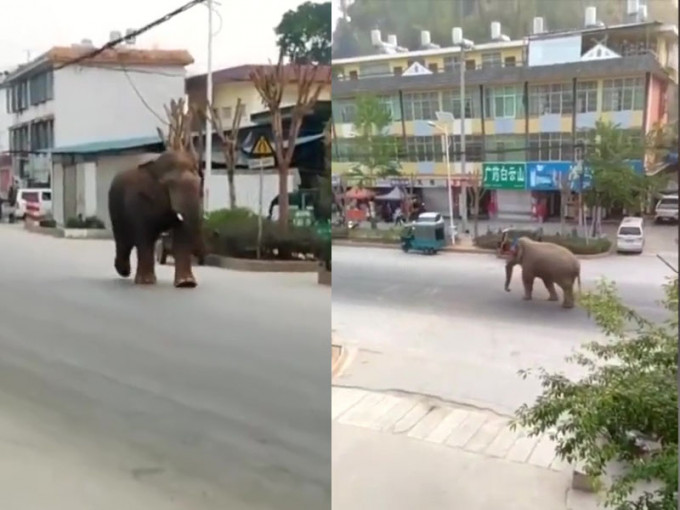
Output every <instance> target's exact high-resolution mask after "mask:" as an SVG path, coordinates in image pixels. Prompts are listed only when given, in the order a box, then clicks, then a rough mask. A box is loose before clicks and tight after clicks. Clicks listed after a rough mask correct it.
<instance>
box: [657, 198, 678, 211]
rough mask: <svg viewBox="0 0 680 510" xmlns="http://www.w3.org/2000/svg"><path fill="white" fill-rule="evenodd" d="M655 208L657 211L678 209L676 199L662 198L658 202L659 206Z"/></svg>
mask: <svg viewBox="0 0 680 510" xmlns="http://www.w3.org/2000/svg"><path fill="white" fill-rule="evenodd" d="M656 208H657V209H677V208H678V199H677V197H674V198H662V199H661V200H660V201H659V205H657V206H656Z"/></svg>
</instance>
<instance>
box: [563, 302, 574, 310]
mask: <svg viewBox="0 0 680 510" xmlns="http://www.w3.org/2000/svg"><path fill="white" fill-rule="evenodd" d="M562 308H566V309H570V308H574V303H562Z"/></svg>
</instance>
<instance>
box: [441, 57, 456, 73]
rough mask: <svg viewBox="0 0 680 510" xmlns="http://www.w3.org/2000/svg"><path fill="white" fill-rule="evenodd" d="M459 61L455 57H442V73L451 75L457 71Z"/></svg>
mask: <svg viewBox="0 0 680 510" xmlns="http://www.w3.org/2000/svg"><path fill="white" fill-rule="evenodd" d="M459 62H460V59H459V58H458V57H457V56H456V57H444V72H445V73H452V72H453V71H458V70H459V68H460V67H459Z"/></svg>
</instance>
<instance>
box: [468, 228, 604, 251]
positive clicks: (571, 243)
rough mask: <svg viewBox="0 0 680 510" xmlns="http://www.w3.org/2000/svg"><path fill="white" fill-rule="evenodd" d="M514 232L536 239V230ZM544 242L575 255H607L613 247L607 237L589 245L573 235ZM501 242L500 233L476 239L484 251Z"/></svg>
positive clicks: (547, 237) (549, 237) (476, 242)
mask: <svg viewBox="0 0 680 510" xmlns="http://www.w3.org/2000/svg"><path fill="white" fill-rule="evenodd" d="M513 232H516V233H517V236H518V237H521V236H527V237H535V231H534V230H516V231H513ZM542 240H543V241H545V242H548V243H555V244H559V245H560V246H564V247H565V248H567V249H568V250H569V251H571V252H572V253H574V254H575V255H595V254H598V253H606V252H608V251H609V250H610V249H611V247H612V243H611V241H610V240H609V239H607V238H606V237H600V238H596V239H589V240H588V243H587V244H586V240H585V238H583V237H579V236H576V235H573V234H572V235H566V236H560V235H544V236H542ZM500 241H501V233H500V232H487V233H486V234H483V235H481V236H478V237H477V238H476V239H475V245H476V246H478V247H479V248H482V249H486V250H495V249H497V248H498V245H499V243H500Z"/></svg>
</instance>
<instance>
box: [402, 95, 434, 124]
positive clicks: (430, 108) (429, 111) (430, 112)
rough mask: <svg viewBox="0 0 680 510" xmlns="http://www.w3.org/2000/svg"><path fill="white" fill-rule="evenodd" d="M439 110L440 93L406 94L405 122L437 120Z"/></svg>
mask: <svg viewBox="0 0 680 510" xmlns="http://www.w3.org/2000/svg"><path fill="white" fill-rule="evenodd" d="M439 109H440V108H439V92H419V93H418V92H416V93H409V94H404V120H435V119H436V116H435V112H437V111H438V110H439Z"/></svg>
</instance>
